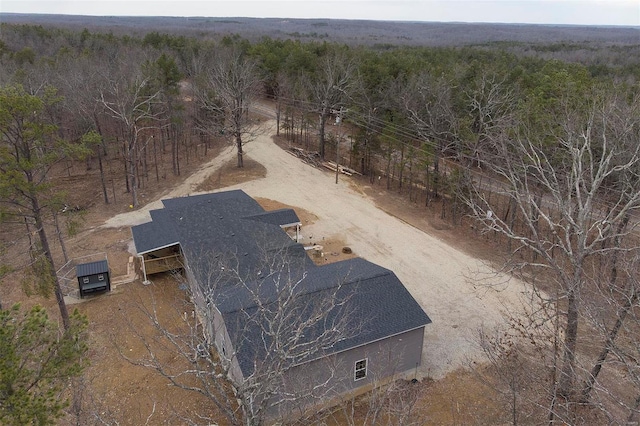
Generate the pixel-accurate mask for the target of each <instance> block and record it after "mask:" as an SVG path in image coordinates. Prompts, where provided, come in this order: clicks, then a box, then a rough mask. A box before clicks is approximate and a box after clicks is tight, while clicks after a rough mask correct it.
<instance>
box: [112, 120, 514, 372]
mask: <svg viewBox="0 0 640 426" xmlns="http://www.w3.org/2000/svg"><path fill="white" fill-rule="evenodd" d="M274 124H275V123H274V122H271V121H269V122H267V126H266V127H265V128H266V129H267V131H266V132H265V133H264V135H262V136H259V137H258V138H257V139H256V140H255V141H253V142H251V143H249V144H247V145H246V146H245V148H246V155H247V156H248V157H249V158H251V159H253V160H255V161H257V162H259V163H260V164H262V165H263V166H264V167H265V168H266V170H267V175H266V178H264V179H258V180H254V181H251V182H248V183H243V184H240V185H237V186H233V187H228V188H225V189H243V190H244V191H245V192H247V193H248V194H249V195H251V196H252V197H262V198H269V199H272V200H276V201H279V202H281V203H284V204H288V205H291V206H296V207H301V208H303V209H305V210H308V211H309V212H312V213H314V214H315V215H317V216H318V219H317V220H316V221H315V222H314V223H313V224H312V225H309V226H305V225H304V224H303V229H302V232H303V236H304V238H305V242H315V243H318V244H322V240H323V238H324V239H334V238H339V239H341V240H342V241H344V242H345V244H346V245H348V246H349V247H351V248H352V249H353V250H354V252H355V253H356V254H358V255H359V256H361V257H364V258H366V259H368V260H370V261H372V262H375V263H378V264H380V265H382V266H384V267H386V268H389V269H391V270H393V271H394V272H395V273H396V274H397V275H398V277H399V278H400V279H401V280H402V282H403V283H404V284H405V286H406V287H407V288H408V290H409V291H410V292H411V293H412V294H413V296H414V297H415V298H416V300H418V302H419V303H420V304H421V305H422V307H423V308H424V310H425V311H426V312H427V314H428V315H429V316H430V317H431V319H432V321H433V324H430V325H428V326H427V327H426V328H427V330H426V334H425V345H424V353H423V365H422V366H421V368H420V369H419V371H418V376H419V377H426V376H428V377H431V378H434V379H439V378H442V377H444V375H446V374H447V373H449V372H451V371H453V370H455V369H457V368H459V367H462V366H464V365H465V364H466V363H467V362H469V361H470V360H473V359H478V358H479V356H480V348H479V347H478V346H477V344H476V343H475V335H476V334H477V330H478V328H479V327H481V326H485V327H492V326H493V325H495V324H498V323H501V322H502V321H503V317H502V312H503V310H504V307H505V306H506V307H509V309H510V310H513V309H514V307H516V306H518V304H519V299H520V296H521V294H522V292H523V291H524V290H525V287H524V286H523V285H522V284H521V283H520V282H518V281H516V280H511V281H509V282H508V283H507V282H506V278H505V277H504V276H500V275H496V274H495V271H493V270H492V269H491V268H490V267H488V266H487V265H485V264H483V263H482V262H480V261H479V260H477V259H475V258H473V257H470V256H468V255H467V254H465V253H463V252H461V251H459V250H456V249H455V248H453V247H451V246H449V245H447V244H446V243H444V242H442V241H440V240H438V239H437V238H434V237H433V236H431V235H429V234H427V233H425V232H423V231H421V230H419V229H416V228H414V227H413V226H411V225H409V224H407V223H405V222H403V221H401V220H399V219H397V218H395V217H393V216H391V215H389V214H387V213H385V212H384V211H382V210H380V209H379V208H377V207H376V205H375V203H374V202H373V201H372V200H371V199H370V198H368V197H367V196H366V195H364V194H363V193H362V192H359V191H358V190H357V189H354V188H355V186H354V185H352V184H350V183H349V180H348V178H347V177H343V176H340V182H339V183H338V184H335V175H334V174H332V173H328V172H326V171H323V170H318V169H315V168H313V167H311V166H309V165H307V164H305V163H303V162H301V161H300V160H299V159H297V158H295V157H293V156H291V155H289V154H288V153H286V152H285V151H283V150H282V149H281V148H279V147H278V146H277V145H276V144H274V143H273V141H272V139H271V136H270V135H271V134H273V133H275V132H274V129H273V126H274ZM234 156H235V151H234V150H233V149H232V148H229V149H227V150H225V151H224V152H223V153H222V154H221V155H220V156H218V157H216V158H215V159H214V160H213V161H211V162H210V163H208V164H206V165H204V166H203V167H202V168H201V169H200V170H198V171H197V172H196V173H194V174H193V175H192V176H191V177H190V178H189V179H188V180H187V181H186V182H185V183H184V184H182V185H180V186H179V187H177V188H175V189H173V190H172V191H171V192H169V193H167V194H165V195H164V196H163V198H170V197H177V196H182V195H187V194H194V193H195V192H194V191H195V188H197V186H198V184H199V183H200V182H202V181H204V179H206V178H207V177H208V176H209V175H211V174H212V173H214V172H215V171H216V170H217V169H218V168H219V167H220V166H222V165H223V164H226V163H227V162H228V161H229V160H231V159H232V158H233V157H234ZM160 207H161V204H160V202H159V201H156V202H153V203H151V204H149V205H147V206H145V207H144V208H142V209H140V210H137V211H134V212H128V213H124V214H121V215H118V216H115V217H113V218H112V219H110V220H109V221H107V222H106V223H105V225H104V226H106V227H122V226H131V225H134V224H138V223H143V222H146V221H148V220H150V217H149V215H148V211H149V210H150V209H154V208H160Z"/></svg>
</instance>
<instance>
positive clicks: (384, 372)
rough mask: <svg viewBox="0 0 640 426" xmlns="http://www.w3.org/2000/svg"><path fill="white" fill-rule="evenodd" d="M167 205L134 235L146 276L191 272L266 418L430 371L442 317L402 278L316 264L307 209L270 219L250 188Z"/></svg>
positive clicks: (223, 347)
mask: <svg viewBox="0 0 640 426" xmlns="http://www.w3.org/2000/svg"><path fill="white" fill-rule="evenodd" d="M163 205H164V208H162V209H158V210H153V211H151V212H150V214H151V221H150V222H148V223H144V224H142V225H138V226H134V227H133V228H132V233H133V238H134V242H135V246H136V251H137V253H138V255H139V256H140V257H141V258H142V262H143V264H145V266H144V269H145V270H146V271H147V274H149V273H152V272H150V271H153V272H156V271H157V270H167V269H174V268H175V267H176V266H177V265H181V266H183V267H184V270H185V275H186V277H187V279H188V282H189V285H190V288H191V293H192V299H193V302H194V304H195V305H196V308H197V309H198V312H199V313H200V317H201V318H205V322H206V324H204V326H205V329H206V335H207V336H208V338H209V340H210V343H211V344H214V345H215V347H216V349H217V351H218V353H219V355H220V356H221V357H222V358H223V359H226V360H227V361H228V363H229V376H230V378H231V380H232V381H233V382H234V384H235V386H236V387H237V388H238V389H251V392H253V393H252V394H251V395H250V398H251V401H252V404H253V405H254V406H255V410H256V411H260V412H261V413H262V414H264V415H265V416H267V417H273V418H276V417H278V418H279V417H282V416H292V415H295V413H296V412H303V411H305V410H308V409H309V408H310V407H315V406H318V404H321V405H322V404H324V405H326V404H328V403H330V402H331V401H335V400H337V399H339V398H340V397H341V396H343V395H345V394H351V393H356V392H360V391H364V390H368V389H371V388H372V387H373V386H376V385H377V384H381V383H384V382H386V381H388V380H391V379H393V378H396V377H399V376H402V375H405V376H406V375H407V374H410V373H413V372H414V371H415V370H416V369H417V368H418V366H419V365H420V363H421V355H422V347H423V337H424V328H425V326H426V325H427V324H429V323H431V320H430V319H429V317H428V316H427V314H426V313H425V312H424V311H423V310H422V308H421V307H420V305H419V304H418V303H417V302H416V300H415V299H414V298H413V297H412V296H411V294H410V293H409V292H408V291H407V289H406V288H405V287H404V285H403V284H402V283H401V282H400V280H399V279H398V277H397V276H396V275H395V274H394V273H393V272H392V271H390V270H388V269H385V268H383V267H381V266H379V265H376V264H373V263H371V262H369V261H367V260H364V259H360V258H355V259H350V260H345V261H341V262H336V263H330V264H325V265H316V264H314V263H313V262H312V261H311V259H310V258H309V256H308V255H307V253H306V251H305V248H304V247H303V246H302V245H301V244H299V243H298V242H297V238H298V235H299V229H300V220H299V219H298V217H297V215H296V213H295V212H294V211H293V210H292V209H282V210H276V211H264V209H263V208H262V207H261V206H260V205H259V204H258V203H257V202H256V201H255V200H254V199H252V198H251V197H249V196H248V195H247V194H246V193H244V192H243V191H240V190H236V191H227V192H219V193H211V194H203V195H197V196H190V197H182V198H174V199H169V200H163ZM291 227H294V228H295V234H294V235H292V233H291V232H289V233H287V232H286V230H285V228H289V229H291ZM159 259H160V261H159ZM160 262H165V263H166V265H165V266H162V267H159V268H156V266H157V265H158V264H159V263H160ZM252 409H253V408H252Z"/></svg>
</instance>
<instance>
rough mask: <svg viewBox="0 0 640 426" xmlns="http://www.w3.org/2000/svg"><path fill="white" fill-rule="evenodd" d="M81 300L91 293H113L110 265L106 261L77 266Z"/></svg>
mask: <svg viewBox="0 0 640 426" xmlns="http://www.w3.org/2000/svg"><path fill="white" fill-rule="evenodd" d="M76 276H77V277H78V286H79V288H80V298H83V297H84V296H85V295H87V294H89V293H96V292H101V291H111V280H110V277H109V263H108V262H107V261H106V260H98V261H96V262H89V263H81V264H79V265H76Z"/></svg>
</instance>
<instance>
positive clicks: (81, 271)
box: [76, 260, 109, 277]
mask: <svg viewBox="0 0 640 426" xmlns="http://www.w3.org/2000/svg"><path fill="white" fill-rule="evenodd" d="M105 272H109V264H108V263H107V261H106V260H98V261H96V262H89V263H81V264H79V265H76V276H77V277H86V276H89V275H96V274H104V273H105Z"/></svg>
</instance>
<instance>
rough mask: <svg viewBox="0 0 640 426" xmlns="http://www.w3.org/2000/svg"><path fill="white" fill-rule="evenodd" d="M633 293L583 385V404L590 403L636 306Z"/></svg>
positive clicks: (634, 292) (619, 312)
mask: <svg viewBox="0 0 640 426" xmlns="http://www.w3.org/2000/svg"><path fill="white" fill-rule="evenodd" d="M631 291H632V295H631V297H629V298H628V299H627V300H626V302H625V303H624V306H623V307H622V308H621V309H620V310H619V311H618V315H617V318H616V322H615V324H614V325H613V327H612V328H611V330H609V333H608V335H607V337H606V339H605V342H604V346H603V347H602V350H601V351H600V354H599V355H598V359H597V360H596V363H595V364H594V366H593V368H592V369H591V373H590V374H589V377H587V380H585V381H584V383H583V385H582V392H581V394H580V400H581V402H584V403H586V402H587V401H589V395H590V394H591V390H592V389H593V385H594V384H595V382H596V379H597V377H598V374H600V370H601V369H602V365H603V364H604V361H605V360H606V359H607V356H608V355H609V352H610V351H611V348H612V346H613V342H614V341H615V340H616V337H618V332H619V331H620V329H621V328H622V324H623V323H624V320H625V319H626V317H627V314H628V313H629V310H630V309H631V307H632V306H633V305H634V303H635V302H636V301H637V300H638V293H637V292H636V291H635V290H634V289H632V290H631Z"/></svg>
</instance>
